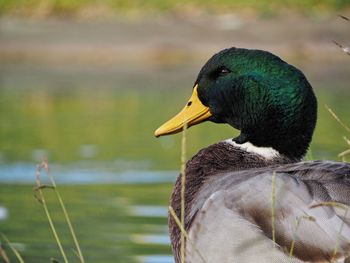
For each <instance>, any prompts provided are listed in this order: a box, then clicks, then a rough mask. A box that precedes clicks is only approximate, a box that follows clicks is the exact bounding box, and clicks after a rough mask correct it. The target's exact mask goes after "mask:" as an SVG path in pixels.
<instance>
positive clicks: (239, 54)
mask: <svg viewBox="0 0 350 263" xmlns="http://www.w3.org/2000/svg"><path fill="white" fill-rule="evenodd" d="M316 118H317V102H316V98H315V95H314V93H313V91H312V87H311V86H310V84H309V82H308V81H307V79H306V78H305V76H304V74H303V73H302V72H301V71H300V70H298V69H296V68H295V67H293V66H291V65H289V64H288V63H286V62H284V61H283V60H281V59H280V58H278V57H277V56H275V55H273V54H271V53H269V52H266V51H261V50H248V49H241V48H230V49H225V50H222V51H221V52H219V53H217V54H215V55H214V56H213V57H212V58H210V59H209V61H208V62H207V63H206V64H205V65H204V66H203V68H202V69H201V71H200V72H199V74H198V77H197V80H196V82H195V84H194V87H193V93H192V96H191V98H190V99H189V101H188V103H187V104H186V106H185V107H184V109H183V110H182V111H181V112H180V113H179V114H178V115H176V116H175V117H174V118H172V119H171V120H169V121H168V122H166V123H165V124H163V125H162V126H161V127H159V128H158V129H157V130H156V131H155V136H157V137H159V136H162V135H167V134H173V133H177V132H180V131H182V129H183V127H184V126H185V125H187V126H188V127H190V126H193V125H196V124H198V123H201V122H203V121H206V120H209V121H212V122H216V123H228V124H230V125H231V126H232V127H234V128H236V129H238V130H240V132H241V133H240V135H239V136H238V137H237V138H234V139H233V140H234V141H236V142H237V143H245V142H250V143H252V144H254V145H255V146H257V147H272V148H273V149H275V150H277V151H278V152H279V153H281V154H284V155H286V156H288V157H290V158H293V159H301V158H302V157H303V156H304V155H305V153H306V151H307V148H308V146H309V144H310V142H311V138H312V134H313V131H314V128H315V124H316Z"/></svg>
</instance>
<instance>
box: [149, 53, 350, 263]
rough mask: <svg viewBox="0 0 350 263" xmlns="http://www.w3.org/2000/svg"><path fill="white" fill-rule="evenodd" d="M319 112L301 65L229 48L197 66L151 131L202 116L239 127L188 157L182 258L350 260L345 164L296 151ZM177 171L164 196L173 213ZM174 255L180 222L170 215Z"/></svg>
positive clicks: (348, 170)
mask: <svg viewBox="0 0 350 263" xmlns="http://www.w3.org/2000/svg"><path fill="white" fill-rule="evenodd" d="M316 119H317V101H316V97H315V95H314V92H313V90H312V87H311V85H310V84H309V82H308V81H307V79H306V77H305V76H304V74H303V73H302V72H301V71H300V70H298V69H297V68H295V67H294V66H292V65H290V64H288V63H286V62H285V61H283V60H281V59H280V58H279V57H277V56H275V55H273V54H271V53H269V52H266V51H262V50H248V49H242V48H229V49H225V50H222V51H220V52H219V53H217V54H215V55H214V56H213V57H212V58H210V59H209V60H208V62H207V63H206V64H205V65H204V66H203V68H202V69H201V70H200V72H199V74H198V77H197V80H196V81H195V83H194V87H193V93H192V96H191V98H190V99H189V101H188V103H187V104H186V106H185V107H184V109H183V110H182V111H181V112H180V113H179V114H178V115H176V116H175V117H174V118H172V119H171V120H169V121H168V122H166V123H165V124H163V125H162V126H161V127H160V128H158V129H157V130H156V131H155V136H157V137H158V136H162V135H167V134H173V133H177V132H180V131H181V130H182V129H183V127H184V125H185V124H186V126H188V127H190V126H193V125H196V124H199V123H201V122H204V121H212V122H215V123H227V124H229V125H231V126H232V127H234V128H235V129H238V130H239V131H240V135H239V136H238V137H236V138H233V139H228V140H225V141H222V142H219V143H216V144H214V145H211V146H209V147H207V148H204V149H202V150H200V151H199V152H198V153H197V154H196V155H195V156H193V157H192V158H191V159H190V160H189V161H188V162H187V164H186V170H185V173H186V186H185V221H184V222H185V229H186V231H187V233H188V236H189V239H190V241H191V242H189V241H188V240H187V242H186V244H185V247H186V250H185V252H186V260H185V262H192V263H197V262H207V263H212V262H215V263H216V262H221V263H223V262H230V263H231V262H238V263H248V262H249V263H252V262H260V263H264V262H266V263H270V262H350V257H349V255H350V212H349V213H347V211H348V208H349V205H350V164H349V163H342V162H334V161H302V159H303V157H304V156H305V154H306V152H307V150H308V147H309V144H310V142H311V139H312V134H313V131H314V128H315V124H316ZM180 192H181V175H180V176H179V177H178V179H177V181H176V183H175V186H174V190H173V193H172V196H171V199H170V205H171V206H172V207H173V208H174V210H175V213H176V214H177V216H178V217H180V210H181V209H180V207H181V205H180V199H181V198H180ZM169 231H170V237H171V243H172V248H173V253H174V257H175V261H176V262H177V263H179V262H180V242H181V241H180V240H181V239H180V235H181V233H180V230H179V228H178V226H177V225H176V223H175V221H174V218H173V217H171V216H169Z"/></svg>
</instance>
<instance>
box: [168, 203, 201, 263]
mask: <svg viewBox="0 0 350 263" xmlns="http://www.w3.org/2000/svg"><path fill="white" fill-rule="evenodd" d="M169 212H170V215H171V216H172V217H173V219H174V220H175V223H176V224H177V226H178V227H179V229H180V231H181V234H182V235H183V236H184V237H185V238H186V240H187V241H188V242H189V243H190V245H191V246H192V247H193V248H194V250H195V251H196V253H197V254H198V255H199V257H200V258H201V260H202V262H203V263H206V260H205V259H204V257H203V255H202V254H201V253H200V251H199V250H198V249H197V247H196V246H195V244H194V243H193V242H192V241H191V239H190V237H189V236H188V233H187V232H186V230H185V228H184V226H183V225H182V224H181V222H180V219H179V218H178V217H177V216H176V213H175V211H174V209H173V208H172V207H171V206H169Z"/></svg>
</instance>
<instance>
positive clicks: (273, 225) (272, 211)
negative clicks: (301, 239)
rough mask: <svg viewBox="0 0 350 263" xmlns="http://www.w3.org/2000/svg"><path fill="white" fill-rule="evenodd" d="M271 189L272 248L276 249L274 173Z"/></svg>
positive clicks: (274, 173)
mask: <svg viewBox="0 0 350 263" xmlns="http://www.w3.org/2000/svg"><path fill="white" fill-rule="evenodd" d="M271 184H272V189H271V228H272V241H273V246H274V247H276V226H275V224H276V172H275V171H274V172H273V173H272V183H271Z"/></svg>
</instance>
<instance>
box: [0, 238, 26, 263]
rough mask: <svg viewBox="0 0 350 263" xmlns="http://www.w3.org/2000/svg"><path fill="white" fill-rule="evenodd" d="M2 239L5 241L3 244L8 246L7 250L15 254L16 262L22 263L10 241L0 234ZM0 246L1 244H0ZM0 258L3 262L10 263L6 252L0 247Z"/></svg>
mask: <svg viewBox="0 0 350 263" xmlns="http://www.w3.org/2000/svg"><path fill="white" fill-rule="evenodd" d="M1 237H2V239H3V240H4V241H5V243H6V244H7V245H8V246H9V248H10V249H11V250H12V252H13V253H14V254H15V256H16V258H17V260H18V262H19V263H24V260H23V258H22V257H21V255H20V253H19V252H18V250H17V249H16V248H15V247H14V246H13V245H12V243H11V242H10V240H8V238H7V237H6V236H5V235H4V234H1ZM0 244H1V242H0ZM0 257H1V258H2V259H3V260H4V262H5V263H10V259H9V258H8V256H7V254H6V251H5V250H4V249H3V248H2V245H1V246H0Z"/></svg>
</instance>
